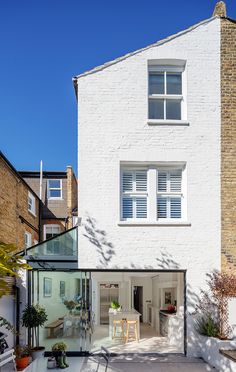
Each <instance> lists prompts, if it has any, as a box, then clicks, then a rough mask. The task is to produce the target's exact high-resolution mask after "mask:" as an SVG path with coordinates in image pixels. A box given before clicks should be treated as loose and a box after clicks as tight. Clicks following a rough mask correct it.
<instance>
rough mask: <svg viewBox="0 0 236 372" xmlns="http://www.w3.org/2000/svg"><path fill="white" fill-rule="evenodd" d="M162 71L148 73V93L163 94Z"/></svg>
mask: <svg viewBox="0 0 236 372" xmlns="http://www.w3.org/2000/svg"><path fill="white" fill-rule="evenodd" d="M164 93H165V88H164V73H150V74H149V94H164Z"/></svg>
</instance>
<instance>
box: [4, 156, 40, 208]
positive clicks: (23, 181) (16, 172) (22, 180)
mask: <svg viewBox="0 0 236 372" xmlns="http://www.w3.org/2000/svg"><path fill="white" fill-rule="evenodd" d="M0 158H2V159H3V160H4V162H5V163H6V164H7V166H8V167H9V168H10V169H11V170H12V172H13V173H14V174H15V176H16V177H18V178H19V179H20V180H21V182H22V183H23V184H24V185H25V186H27V188H28V189H29V190H30V192H31V193H32V194H33V195H34V197H36V198H37V199H38V200H39V201H40V198H39V197H38V195H37V194H36V192H35V191H34V190H33V189H32V188H31V187H30V186H29V184H28V183H27V182H26V181H25V180H24V178H23V177H22V176H21V175H20V173H19V172H18V171H17V170H16V168H15V167H13V165H12V164H11V162H10V161H9V160H8V159H7V157H6V156H5V155H4V154H3V152H2V151H0Z"/></svg>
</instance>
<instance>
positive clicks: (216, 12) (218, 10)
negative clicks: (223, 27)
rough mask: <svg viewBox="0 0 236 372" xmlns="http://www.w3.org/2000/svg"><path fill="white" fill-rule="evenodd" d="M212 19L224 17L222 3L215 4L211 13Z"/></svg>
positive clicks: (224, 9) (224, 11) (224, 10)
mask: <svg viewBox="0 0 236 372" xmlns="http://www.w3.org/2000/svg"><path fill="white" fill-rule="evenodd" d="M212 16H213V17H216V16H218V17H226V5H225V3H224V1H218V2H217V3H216V6H215V9H214V12H213V15H212Z"/></svg>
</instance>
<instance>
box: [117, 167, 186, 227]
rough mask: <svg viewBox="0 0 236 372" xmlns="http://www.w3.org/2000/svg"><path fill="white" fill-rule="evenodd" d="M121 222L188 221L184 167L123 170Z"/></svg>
mask: <svg viewBox="0 0 236 372" xmlns="http://www.w3.org/2000/svg"><path fill="white" fill-rule="evenodd" d="M121 219H122V220H123V221H129V220H141V219H143V220H146V221H149V222H155V221H160V222H161V221H168V220H170V221H172V222H173V221H179V220H182V221H183V220H185V219H186V177H185V166H184V165H181V166H180V165H176V166H175V165H171V164H168V163H167V164H166V166H163V165H160V166H158V165H156V166H155V165H150V166H147V167H145V168H141V167H140V168H139V169H131V168H130V169H129V168H124V169H122V171H121Z"/></svg>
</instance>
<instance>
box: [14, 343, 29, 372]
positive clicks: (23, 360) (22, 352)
mask: <svg viewBox="0 0 236 372" xmlns="http://www.w3.org/2000/svg"><path fill="white" fill-rule="evenodd" d="M15 354H16V367H17V370H20V371H21V370H23V369H25V368H26V367H27V366H28V365H29V363H30V354H31V352H30V346H20V345H18V346H16V348H15Z"/></svg>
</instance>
